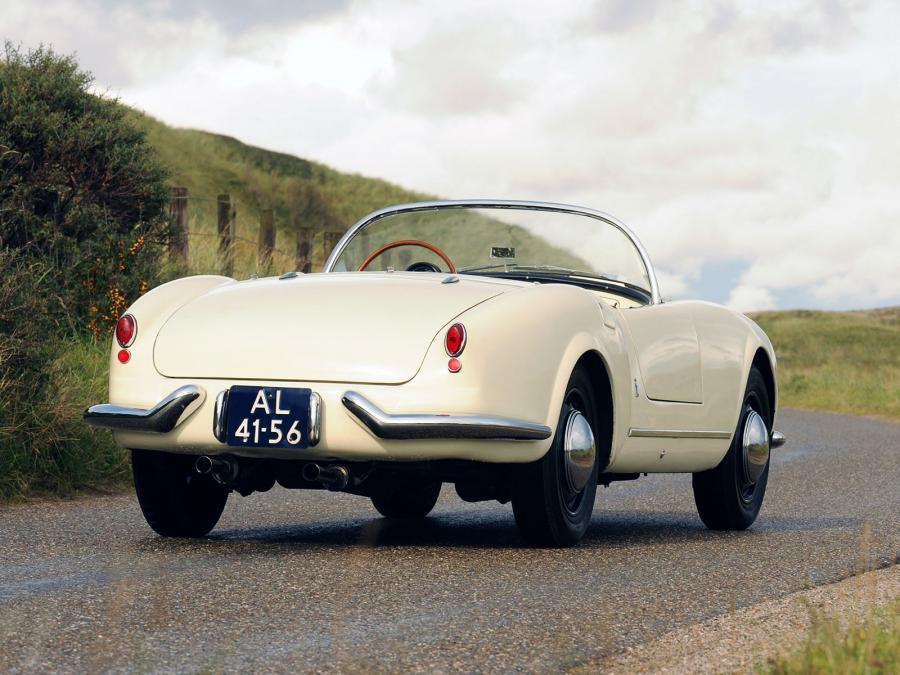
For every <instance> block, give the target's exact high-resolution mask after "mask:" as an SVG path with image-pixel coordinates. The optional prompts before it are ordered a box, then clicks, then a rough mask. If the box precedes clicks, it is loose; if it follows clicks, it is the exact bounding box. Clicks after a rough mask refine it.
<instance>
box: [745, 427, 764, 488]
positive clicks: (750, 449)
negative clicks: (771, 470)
mask: <svg viewBox="0 0 900 675" xmlns="http://www.w3.org/2000/svg"><path fill="white" fill-rule="evenodd" d="M743 450H744V452H743V455H744V480H745V481H746V482H747V483H748V484H749V485H753V484H755V483H756V481H758V480H759V479H760V476H762V474H763V471H765V470H766V464H768V462H769V430H768V429H767V428H766V423H765V422H764V421H763V418H762V417H761V416H760V414H759V413H758V412H756V411H755V410H751V411H750V412H749V413H747V419H746V420H744V436H743Z"/></svg>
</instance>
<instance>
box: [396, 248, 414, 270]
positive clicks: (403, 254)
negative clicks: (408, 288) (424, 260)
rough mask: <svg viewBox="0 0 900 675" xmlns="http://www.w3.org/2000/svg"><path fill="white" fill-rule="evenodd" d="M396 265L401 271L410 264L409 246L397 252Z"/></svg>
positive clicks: (410, 253) (410, 252)
mask: <svg viewBox="0 0 900 675" xmlns="http://www.w3.org/2000/svg"><path fill="white" fill-rule="evenodd" d="M397 258H398V261H399V262H398V265H399V266H400V267H399V268H400V270H401V271H403V270H405V269H406V268H407V267H409V266H410V265H411V264H412V249H411V248H410V247H409V246H403V247H402V248H400V249H399V250H398V251H397Z"/></svg>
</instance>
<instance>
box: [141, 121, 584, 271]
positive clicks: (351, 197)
mask: <svg viewBox="0 0 900 675" xmlns="http://www.w3.org/2000/svg"><path fill="white" fill-rule="evenodd" d="M132 115H133V121H134V122H135V124H137V126H139V127H140V128H142V129H143V130H144V131H145V133H146V134H147V139H148V140H149V142H150V144H151V145H152V146H153V148H154V149H155V150H156V151H157V153H158V154H159V156H160V158H161V160H162V162H163V164H164V165H165V166H166V167H168V169H169V171H170V172H171V178H170V181H169V182H170V184H171V185H172V186H182V187H186V188H188V194H189V199H188V227H189V230H190V232H191V237H190V249H191V255H190V267H191V270H190V271H192V272H195V273H199V272H212V271H215V269H216V266H217V260H216V256H217V240H216V237H215V232H216V217H217V215H216V211H217V203H216V197H217V195H219V194H221V193H228V194H229V195H230V196H231V199H232V202H233V203H235V204H236V212H237V217H236V236H237V238H238V241H237V243H236V246H235V273H236V274H237V275H238V276H246V275H248V274H250V273H251V272H259V271H260V270H257V269H256V255H257V251H256V241H257V237H258V231H259V220H260V213H261V212H262V211H263V210H264V209H273V210H274V212H275V224H276V231H277V235H276V249H278V251H277V252H276V254H275V256H274V265H273V269H274V270H275V271H286V270H289V269H293V264H294V252H295V248H296V228H297V227H299V226H304V227H312V228H313V229H314V230H315V231H316V233H317V234H316V236H315V238H314V240H313V246H312V249H313V269H317V268H318V266H320V265H321V264H322V262H323V261H324V257H325V256H326V255H327V253H329V252H330V251H328V250H326V247H325V241H324V237H323V236H322V233H323V232H325V231H331V232H340V233H343V232H344V231H345V230H346V229H347V228H348V227H349V226H350V225H352V224H353V223H354V222H356V221H357V220H358V219H359V218H361V217H362V216H364V215H365V214H367V213H369V212H370V211H374V210H375V209H378V208H382V207H384V206H387V205H389V204H396V203H402V202H410V201H420V200H423V199H434V197H433V196H431V195H425V194H422V193H417V192H413V191H410V190H406V189H403V188H401V187H398V186H396V185H393V184H391V183H388V182H386V181H383V180H378V179H374V178H367V177H364V176H359V175H355V174H347V173H341V172H340V171H336V170H334V169H332V168H330V167H328V166H325V165H323V164H319V163H316V162H311V161H309V160H306V159H301V158H300V157H295V156H293V155H288V154H285V153H280V152H273V151H270V150H264V149H262V148H257V147H253V146H251V145H247V144H245V143H242V142H240V141H238V140H236V139H234V138H231V137H228V136H222V135H219V134H212V133H209V132H205V131H197V130H193V129H176V128H172V127H169V126H167V125H165V124H163V123H162V122H159V121H157V120H155V119H153V118H151V117H149V116H147V115H144V114H141V113H139V112H136V111H133V112H132ZM488 224H490V225H492V226H493V227H486V225H488ZM450 226H451V224H450V222H448V224H447V226H446V227H450ZM452 226H453V227H454V230H453V233H452V234H451V233H449V232H445V233H444V237H441V236H440V234H441V232H440V230H438V231H437V233H436V234H435V231H434V230H433V229H425V230H422V233H423V234H422V235H421V236H422V237H423V238H425V239H430V240H431V241H433V242H435V243H438V244H439V245H441V246H446V245H447V243H448V242H452V245H451V248H452V247H455V249H456V250H455V251H454V250H449V249H448V253H449V254H450V255H451V257H454V254H455V256H456V257H458V258H459V259H463V260H464V259H467V258H468V259H472V254H474V253H475V251H476V247H482V248H483V249H486V248H487V247H488V246H490V245H497V244H512V245H514V246H516V248H517V252H519V253H520V254H523V255H526V256H528V258H529V259H535V258H537V259H542V260H547V261H548V262H551V263H553V264H556V265H565V266H570V267H574V268H576V269H590V268H589V267H586V266H585V265H586V264H585V263H584V262H582V261H579V260H578V259H577V258H576V257H575V256H574V255H571V254H568V253H566V252H563V251H561V250H559V249H556V248H555V247H553V246H552V245H551V244H549V243H548V242H546V241H544V240H543V239H541V238H540V237H537V236H535V235H532V234H530V233H528V232H526V231H525V230H523V229H521V228H517V227H515V226H512V227H507V226H504V230H506V231H507V232H508V233H509V235H508V237H507V238H506V239H505V240H504V242H498V241H493V240H492V238H493V235H494V234H495V233H496V226H497V221H488V219H486V218H484V217H481V216H471V217H469V218H468V219H466V222H460V217H459V216H455V217H454V219H453V223H452ZM384 234H385V236H387V235H388V234H389V232H387V231H386V232H384ZM404 235H405V236H404ZM427 235H432V236H427ZM408 236H409V231H408V230H407V231H405V232H404V233H402V234H401V235H400V237H399V238H406V237H408ZM381 243H385V242H382V241H371V242H370V244H371V245H372V246H375V245H378V244H381ZM479 252H480V250H479ZM479 257H480V256H479ZM401 259H402V258H401ZM416 259H417V260H419V259H429V257H428V256H427V255H424V256H423V255H421V253H417V255H416ZM435 260H436V259H435Z"/></svg>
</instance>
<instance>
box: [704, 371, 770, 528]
mask: <svg viewBox="0 0 900 675" xmlns="http://www.w3.org/2000/svg"><path fill="white" fill-rule="evenodd" d="M753 413H756V414H757V415H759V416H760V417H762V420H763V422H765V427H766V434H767V435H768V434H771V431H772V411H771V408H770V404H769V394H768V390H767V389H766V383H765V380H764V379H763V376H762V373H760V372H759V370H757V368H756V366H753V367H751V368H750V375H749V376H748V378H747V388H746V390H745V393H744V405H743V407H742V409H741V415H740V418H739V419H738V425H737V429H736V430H735V432H734V438H733V439H732V441H731V446H730V447H729V448H728V453H727V454H726V455H725V458H724V459H723V460H722V461H721V462H720V463H719V465H718V466H717V467H716V468H714V469H710V470H708V471H702V472H699V473H695V474H694V475H693V481H692V482H693V487H694V502H695V503H696V504H697V512H698V513H699V514H700V519H701V520H702V521H703V523H704V524H705V525H706V526H707V527H708V528H709V529H711V530H746V529H747V528H748V527H750V526H751V525H752V524H753V522H754V521H755V520H756V517H757V516H758V515H759V510H760V508H761V507H762V502H763V497H765V494H766V485H767V484H768V482H769V461H768V459H767V460H766V465H765V469H764V470H763V472H762V474H761V475H760V476H759V478H758V479H757V480H756V481H755V482H751V481H749V480H748V479H747V476H746V471H745V466H744V444H743V436H744V428H745V425H746V424H747V421H748V418H749V417H750V416H751V415H752V414H753ZM767 438H768V436H767Z"/></svg>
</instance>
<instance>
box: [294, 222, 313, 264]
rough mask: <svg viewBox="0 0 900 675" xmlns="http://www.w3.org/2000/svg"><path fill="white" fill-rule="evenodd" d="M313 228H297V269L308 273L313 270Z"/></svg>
mask: <svg viewBox="0 0 900 675" xmlns="http://www.w3.org/2000/svg"><path fill="white" fill-rule="evenodd" d="M312 232H313V231H312V228H311V227H298V228H297V270H298V271H299V272H303V273H304V274H308V273H309V272H310V271H311V270H312V260H311V259H310V254H311V253H312Z"/></svg>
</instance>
